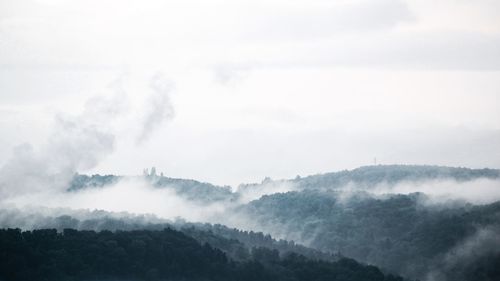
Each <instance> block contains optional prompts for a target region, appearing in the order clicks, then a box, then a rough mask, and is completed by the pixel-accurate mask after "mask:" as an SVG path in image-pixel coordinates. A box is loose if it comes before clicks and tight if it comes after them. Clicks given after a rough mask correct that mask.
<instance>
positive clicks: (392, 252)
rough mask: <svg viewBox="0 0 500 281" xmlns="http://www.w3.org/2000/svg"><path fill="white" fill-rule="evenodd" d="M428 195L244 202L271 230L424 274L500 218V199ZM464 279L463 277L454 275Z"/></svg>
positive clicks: (312, 195) (307, 194) (312, 194)
mask: <svg viewBox="0 0 500 281" xmlns="http://www.w3.org/2000/svg"><path fill="white" fill-rule="evenodd" d="M423 200H425V195H423V194H419V193H415V194H410V195H387V196H385V197H384V198H374V197H372V196H369V195H368V194H367V193H364V192H360V193H354V194H351V197H349V198H344V197H343V196H342V194H341V193H336V192H325V191H302V192H289V193H285V194H273V195H269V196H264V197H262V198H261V199H259V200H256V201H253V202H251V203H250V204H248V205H247V206H243V207H242V208H241V210H240V211H241V212H244V213H245V214H246V216H247V217H249V218H253V219H254V220H256V221H255V222H253V223H256V224H258V225H261V227H262V228H263V229H265V230H267V231H269V232H276V231H277V229H278V230H279V229H285V230H286V233H287V235H288V237H296V239H297V240H299V241H308V242H309V246H311V247H313V248H316V249H321V250H324V251H339V252H340V253H341V254H342V255H345V256H348V257H352V258H355V259H356V260H360V261H363V262H367V263H370V264H375V265H377V266H380V267H381V268H385V269H388V270H390V271H392V272H398V273H399V274H403V275H406V276H410V277H412V278H422V279H423V278H424V277H425V275H426V274H427V273H428V272H429V270H431V269H432V268H433V265H434V264H436V263H437V262H438V261H439V260H441V259H442V258H443V255H444V254H445V253H446V252H448V251H449V250H450V249H452V248H453V247H454V246H456V245H459V244H460V243H461V242H462V241H463V240H464V239H466V238H467V237H469V236H471V235H473V234H474V233H475V232H476V231H477V229H478V228H481V227H485V226H489V225H494V224H500V221H499V220H498V218H499V215H500V202H497V203H494V204H490V205H484V206H472V205H467V204H462V205H460V206H447V205H435V206H423V205H422V204H421V203H419V202H421V201H423ZM454 280H458V279H454Z"/></svg>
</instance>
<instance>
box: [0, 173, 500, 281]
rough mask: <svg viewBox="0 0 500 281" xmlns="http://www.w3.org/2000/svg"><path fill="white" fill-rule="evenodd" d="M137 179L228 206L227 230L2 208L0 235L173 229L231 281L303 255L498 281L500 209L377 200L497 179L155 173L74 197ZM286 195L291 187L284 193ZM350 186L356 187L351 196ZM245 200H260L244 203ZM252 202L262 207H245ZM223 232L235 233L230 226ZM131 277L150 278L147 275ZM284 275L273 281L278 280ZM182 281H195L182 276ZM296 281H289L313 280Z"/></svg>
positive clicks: (78, 187)
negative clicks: (416, 188) (397, 189)
mask: <svg viewBox="0 0 500 281" xmlns="http://www.w3.org/2000/svg"><path fill="white" fill-rule="evenodd" d="M130 178H134V179H140V180H142V181H145V182H147V183H149V184H151V186H152V187H153V188H158V189H172V190H173V191H175V193H174V194H175V195H176V196H180V197H182V198H184V199H185V200H187V201H186V202H196V204H198V205H204V204H214V203H216V204H224V205H225V206H226V207H225V209H224V213H222V214H221V215H223V217H222V218H221V219H220V223H214V224H210V223H204V222H198V223H196V222H188V221H185V220H183V219H175V220H166V219H163V218H160V217H156V216H154V215H134V214H127V213H112V212H106V211H102V210H87V211H85V210H69V209H67V210H64V209H61V210H51V211H50V212H45V211H47V210H45V211H43V212H40V213H37V212H36V211H34V212H31V213H29V212H26V210H21V209H13V208H4V209H0V228H21V229H23V230H33V233H35V232H36V231H37V229H56V230H57V231H58V232H60V233H62V234H54V235H55V236H56V237H59V236H61V237H63V238H58V239H63V240H64V239H65V238H64V237H65V233H66V232H67V231H70V230H66V231H65V229H76V230H77V232H76V233H80V232H81V233H94V232H93V231H96V233H95V234H92V235H95V236H93V237H100V235H101V234H100V233H101V231H104V232H103V233H107V234H108V235H110V234H109V231H112V232H113V233H112V235H127V234H124V233H129V234H130V235H132V234H131V233H138V231H139V232H140V231H146V233H150V232H151V233H159V232H162V231H164V229H165V228H167V229H169V231H173V232H176V231H178V232H180V233H181V234H182V235H184V236H186V237H188V238H189V239H193V241H195V242H196V243H197V244H199V245H205V244H207V245H210V248H211V249H212V250H214V251H216V252H220V253H222V254H223V256H224V257H225V259H227V266H229V267H227V268H229V269H230V270H229V269H228V270H229V271H228V272H232V273H227V274H229V275H224V278H226V277H227V278H229V276H233V275H230V274H236V273H235V272H237V270H240V269H241V270H243V269H242V268H244V267H245V266H250V265H249V264H252V263H254V262H257V263H258V264H260V265H259V266H261V265H263V267H262V268H264V269H266V270H269V272H268V273H269V274H270V272H274V271H275V270H278V272H280V274H281V273H282V272H287V270H291V269H287V268H286V265H285V264H286V262H285V261H286V260H287V257H291V256H293V257H296V256H300V257H301V258H300V259H301V260H303V261H307V263H314V262H319V261H321V262H320V263H321V264H323V263H325V264H338V263H341V262H345V261H346V258H349V259H354V260H357V261H359V262H362V263H366V264H370V265H373V266H376V267H377V268H379V270H381V271H382V272H384V273H386V274H387V273H395V274H399V275H401V276H404V277H407V278H411V279H420V280H438V281H441V280H443V281H445V280H446V281H469V280H471V281H472V280H478V279H477V278H478V277H480V280H500V272H499V270H498V268H500V251H499V250H498V249H500V201H497V202H494V200H493V203H487V204H486V203H484V204H477V203H473V202H469V201H466V200H458V199H452V198H448V199H446V200H443V199H442V198H440V199H439V200H435V197H431V195H429V194H425V193H422V192H415V193H410V194H397V193H375V192H373V191H374V189H376V187H377V186H379V185H383V186H397V185H398V184H408V183H418V184H419V185H422V186H425V185H427V184H429V183H434V182H439V181H450V182H452V183H458V184H459V183H471V184H470V185H468V186H467V188H475V184H476V180H488V181H494V186H497V184H498V180H499V179H500V171H499V170H492V169H468V168H450V167H439V166H406V165H392V166H368V167H361V168H358V169H354V170H351V171H341V172H335V173H327V174H318V175H312V176H308V177H300V176H297V177H295V178H294V179H289V180H272V179H269V178H266V179H264V180H263V181H262V182H261V183H255V184H244V185H240V186H239V187H238V189H237V190H231V188H230V187H227V186H216V185H212V184H210V183H203V182H199V181H195V180H184V179H176V178H169V177H165V176H164V175H163V174H159V175H158V174H157V173H156V171H155V169H151V171H147V170H145V171H144V174H143V175H142V176H138V177H123V176H114V175H106V176H101V175H92V176H87V175H75V177H74V178H73V180H72V182H71V183H70V185H69V187H68V190H67V192H68V193H69V194H74V195H77V194H78V192H80V191H83V190H88V189H97V190H99V189H105V188H107V187H108V186H113V185H116V184H119V183H120V181H122V180H127V179H130ZM283 186H285V187H286V188H285V189H283V188H281V187H283ZM345 186H349V187H355V188H354V189H345V188H344V187H345ZM276 190H278V191H276ZM388 190H389V191H392V190H391V189H388ZM248 194H252V196H253V197H247V195H248ZM257 195H258V196H257ZM248 198H255V199H253V200H246V199H248ZM244 199H245V200H244ZM490 201H491V200H490ZM194 206H196V205H194ZM44 213H45V215H43V214H44ZM234 221H237V222H244V224H240V225H239V228H240V229H237V228H235V226H234V225H232V224H231V223H232V222H234ZM226 223H227V225H228V226H226V225H224V224H226ZM10 231H11V232H12V230H10ZM88 231H91V232H88ZM27 233H29V232H27ZM176 233H177V232H176ZM19 235H21V234H19ZM26 235H27V236H29V235H30V234H26ZM82 235H83V234H82ZM89 235H90V234H89ZM151 235H153V234H151ZM154 235H156V234H154ZM20 237H23V235H21V236H20ZM23 239H25V238H23ZM124 249H125V247H124ZM256 249H263V251H264V252H266V251H267V252H269V253H271V252H272V253H273V254H272V255H274V256H278V257H279V259H271V260H273V264H274V265H276V266H277V267H276V268H275V267H272V269H270V267H269V263H268V262H267V263H266V262H264V260H267V259H268V258H264V259H263V260H262V259H260V258H256V257H257V256H259V255H258V254H256V253H257V252H258V250H256ZM256 251H257V252H256ZM351 262H353V261H351ZM254 265H255V264H254ZM225 266H226V265H225ZM234 266H235V267H234ZM311 266H312V267H315V266H317V265H316V264H315V265H314V266H313V265H311ZM224 268H226V267H224ZM227 268H226V269H227ZM259 268H260V267H259ZM153 269H154V268H153ZM235 270H236V271H235ZM263 272H264V271H263ZM265 272H267V271H265ZM268 273H265V274H268ZM64 274H66V273H64ZM137 274H139V273H137ZM141 274H143V273H141ZM224 274H226V273H224ZM238 274H239V273H238ZM263 274H264V273H263ZM287 274H289V272H288V273H287ZM311 274H312V273H311ZM299 275H300V274H299ZM313 275H314V274H313ZM313 275H312V276H313ZM103 276H104V275H103ZM130 276H132V275H130ZM133 276H135V277H134V278H139V279H141V278H146V277H144V276H146V275H133ZM139 276H141V277H139ZM165 276H166V275H159V277H162V278H163V277H165ZM265 276H268V275H265ZM280 276H281V275H280ZM280 276H278V277H275V279H278V280H280V278H282V277H280ZM283 276H284V275H283ZM292 276H295V275H293V274H292ZM314 276H315V275H314ZM78 278H79V277H78ZM78 278H77V279H78ZM169 278H170V277H169ZM172 278H174V277H172ZM175 278H178V279H179V278H180V279H182V278H187V279H193V278H191V277H187V276H180V275H179V276H177V277H175ZM196 278H201V279H203V278H209V277H207V275H203V276H202V275H200V276H197V277H196ZM196 278H195V279H196ZM210 278H212V279H213V278H219V277H213V276H212V277H210ZM210 278H209V279H210ZM221 278H222V277H221ZM283 278H284V277H283ZM293 278H295V279H290V280H306V279H300V278H299V277H296V276H295V277H293ZM328 278H330V277H328ZM153 279H154V278H153ZM0 280H1V279H0ZM51 280H53V279H51ZM68 280H71V279H68ZM141 280H142V279H141ZM214 280H219V279H214ZM220 280H224V279H220ZM238 280H241V279H238ZM254 280H257V279H254ZM259 280H261V279H259ZM286 280H288V279H286ZM307 280H316V279H307ZM317 280H320V279H317ZM328 280H330V279H328ZM332 280H349V279H332ZM352 280H358V279H352Z"/></svg>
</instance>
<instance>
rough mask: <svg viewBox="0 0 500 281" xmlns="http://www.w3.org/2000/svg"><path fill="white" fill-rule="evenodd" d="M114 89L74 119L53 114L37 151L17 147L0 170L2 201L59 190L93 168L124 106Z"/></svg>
mask: <svg viewBox="0 0 500 281" xmlns="http://www.w3.org/2000/svg"><path fill="white" fill-rule="evenodd" d="M123 95H124V93H123V91H122V90H121V88H116V89H115V91H114V95H113V96H112V97H111V98H92V99H90V100H88V101H87V102H86V104H85V107H84V109H83V112H82V113H80V114H78V115H68V114H62V113H60V114H57V116H56V117H55V122H54V125H53V128H52V131H51V133H50V134H49V137H48V140H47V141H46V143H45V144H44V145H42V146H41V147H40V148H39V149H34V148H33V147H32V146H31V145H30V144H23V145H20V146H18V147H17V148H16V149H15V150H14V153H13V155H12V158H11V159H10V160H9V161H7V163H6V164H5V165H4V166H3V167H2V168H0V195H1V196H2V198H5V197H9V196H12V195H17V194H22V193H26V192H36V191H41V190H45V189H54V190H61V189H62V188H65V187H66V186H67V183H68V181H69V180H70V179H71V177H72V176H73V175H74V173H75V172H77V171H80V170H87V169H91V168H93V167H95V166H96V165H97V164H98V163H99V161H101V160H102V159H103V158H104V157H106V156H107V155H109V154H110V153H111V152H112V151H113V148H114V143H115V135H114V133H113V130H112V127H111V126H112V124H113V121H115V119H116V118H118V117H119V116H120V114H121V113H122V109H123V106H124V100H125V98H124V96H123Z"/></svg>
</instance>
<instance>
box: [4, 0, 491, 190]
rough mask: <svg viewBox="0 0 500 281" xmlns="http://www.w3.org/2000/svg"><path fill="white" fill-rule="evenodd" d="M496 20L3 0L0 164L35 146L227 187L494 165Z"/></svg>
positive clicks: (359, 3) (390, 11)
mask: <svg viewBox="0 0 500 281" xmlns="http://www.w3.org/2000/svg"><path fill="white" fill-rule="evenodd" d="M499 15H500V1H496V0H475V1H470V0H433V1H431V0H349V1H348V0H328V1H321V0H317V1H313V0H307V1H306V0H287V1H284V0H266V1H257V0H252V1H243V0H231V1H221V0H208V1H207V0H199V1H195V0H178V1H152V0H151V1H148V0H143V1H123V0H100V1H97V0H85V1H84V0H76V1H63V0H38V1H37V0H15V1H14V0H0V156H1V157H0V166H1V165H6V166H8V163H9V161H12V159H17V158H18V157H20V155H21V156H23V155H24V156H26V151H31V150H33V151H35V152H37V153H39V155H44V156H43V157H38V158H37V159H38V160H39V162H41V163H48V162H50V163H51V164H50V165H47V166H48V168H47V169H48V170H50V169H51V167H55V168H53V169H54V170H61V169H62V168H61V167H62V166H64V167H71V168H72V169H74V170H78V171H79V172H81V173H101V174H106V173H113V174H125V175H134V174H140V173H142V170H143V169H144V168H146V167H151V166H156V167H157V170H158V171H162V172H164V174H165V175H167V176H171V177H181V178H192V179H197V180H201V181H208V182H212V183H215V184H221V185H232V186H236V185H238V184H239V183H242V182H258V181H261V180H262V179H263V178H264V177H267V176H269V177H271V178H291V177H295V176H296V175H302V176H303V175H309V174H315V173H322V172H330V171H337V170H343V169H352V168H356V167H359V166H363V165H371V164H373V163H375V161H376V163H377V164H394V163H399V164H436V165H449V166H465V167H473V168H483V167H490V168H500V16H499ZM68 128H69V129H68ZM74 128H78V130H75V129H74ZM68 132H71V133H69V134H68ZM75 132H77V133H75ZM89 136H90V137H89ZM96 136H97V137H96ZM27 147H29V148H27ZM20 151H21V152H20ZM23 151H24V152H23ZM47 155H50V157H49V156H47ZM61 155H63V156H61ZM68 155H69V156H68ZM24 156H23V157H24ZM101 156H102V157H101ZM30 157H31V156H30ZM74 158H78V159H79V160H78V161H74ZM9 159H10V160H9ZM40 159H42V160H40ZM375 159H376V160H375ZM47 161H48V162H47ZM22 163H24V162H22ZM54 163H58V164H57V165H56V164H54ZM61 163H62V164H61ZM28 168H29V167H27V169H28Z"/></svg>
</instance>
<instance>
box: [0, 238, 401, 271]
mask: <svg viewBox="0 0 500 281" xmlns="http://www.w3.org/2000/svg"><path fill="white" fill-rule="evenodd" d="M0 260H1V261H2V262H1V263H0V280H5V281H11V280H12V281H14V280H29V281H31V280H51V281H56V280H65V281H68V280H74V281H76V280H116V279H125V280H228V281H229V280H241V281H245V280H248V281H255V280H259V281H265V280H272V281H278V280H286V281H294V280H297V281H299V280H304V281H305V280H308V281H309V280H311V281H312V280H318V281H319V280H339V281H340V280H345V281H348V280H349V281H402V280H403V279H402V278H400V277H394V276H392V275H384V274H383V273H382V272H381V271H380V270H379V269H377V268H376V267H374V266H367V265H362V264H359V263H358V262H356V261H354V260H352V259H340V260H339V261H337V262H325V261H316V260H310V259H307V258H305V257H303V256H300V255H297V254H289V255H287V256H283V257H282V256H280V255H279V254H278V252H277V251H273V250H269V249H267V248H256V249H254V250H253V251H252V256H251V259H250V260H248V261H243V262H236V261H232V260H230V259H228V258H227V256H226V255H225V254H224V253H223V252H222V251H220V250H218V249H215V248H213V247H212V246H210V245H209V244H203V245H202V244H199V243H198V242H197V241H196V240H194V239H193V238H191V237H188V236H186V235H185V234H183V233H181V232H178V231H175V230H172V229H164V230H161V231H148V230H137V231H118V232H111V231H102V232H94V231H77V230H72V229H65V230H64V231H63V232H62V233H58V232H57V231H56V230H55V229H52V230H51V229H44V230H34V231H24V232H21V231H20V230H19V229H3V230H0Z"/></svg>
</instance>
